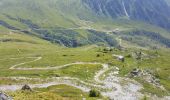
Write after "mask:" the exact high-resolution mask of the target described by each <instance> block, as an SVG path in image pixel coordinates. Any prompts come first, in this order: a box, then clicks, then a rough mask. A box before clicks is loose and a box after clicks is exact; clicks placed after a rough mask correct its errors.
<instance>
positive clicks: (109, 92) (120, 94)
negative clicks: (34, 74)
mask: <svg viewBox="0 0 170 100" xmlns="http://www.w3.org/2000/svg"><path fill="white" fill-rule="evenodd" d="M29 58H35V59H34V60H32V61H28V62H24V63H20V64H16V65H13V66H12V67H11V68H10V69H12V70H51V69H53V70H54V69H61V68H64V67H68V66H71V65H77V64H78V65H83V64H91V65H97V64H98V65H102V67H103V68H102V69H101V70H99V71H98V72H97V73H96V75H95V76H94V80H95V82H94V83H87V82H84V81H82V80H80V79H78V78H72V77H55V78H52V81H50V82H47V83H42V84H29V86H30V87H31V88H46V87H49V86H52V85H59V84H66V85H69V86H73V87H76V88H78V89H81V90H82V91H84V92H88V91H89V90H90V89H91V88H97V89H99V90H100V91H101V94H102V95H104V96H107V97H109V98H110V99H111V100H113V99H114V100H139V99H141V97H143V95H142V94H141V93H140V92H139V90H140V89H142V86H141V85H140V84H139V83H137V82H136V81H134V80H131V79H128V78H122V77H118V76H117V75H115V73H118V72H119V68H117V67H109V65H108V64H102V63H97V62H75V63H70V64H65V65H61V66H55V67H46V68H22V67H19V66H21V65H24V64H28V63H31V62H35V61H38V60H40V59H42V57H29ZM112 68H115V70H114V71H111V72H110V73H109V75H108V76H106V78H105V79H104V80H101V79H100V77H101V76H102V75H104V74H105V73H106V72H107V71H109V70H111V69H112ZM8 78H11V79H16V80H19V79H25V80H27V79H29V80H30V79H33V78H26V77H8ZM36 79H37V80H40V78H36ZM122 82H124V83H126V84H124V85H123V84H122ZM23 85H24V84H20V85H0V90H1V91H16V90H20V89H21V88H22V86H23ZM165 100H166V99H165Z"/></svg>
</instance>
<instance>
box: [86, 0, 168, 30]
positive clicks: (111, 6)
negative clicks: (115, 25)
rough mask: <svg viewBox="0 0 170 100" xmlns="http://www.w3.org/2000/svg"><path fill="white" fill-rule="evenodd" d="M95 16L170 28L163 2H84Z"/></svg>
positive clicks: (107, 0)
mask: <svg viewBox="0 0 170 100" xmlns="http://www.w3.org/2000/svg"><path fill="white" fill-rule="evenodd" d="M84 2H85V3H87V4H88V5H89V7H90V8H91V9H92V10H94V11H95V12H96V13H97V14H104V15H106V16H111V17H112V18H113V19H115V18H120V17H126V18H128V19H131V20H139V21H144V22H147V23H151V24H154V25H158V26H161V27H163V28H166V29H169V28H170V18H169V16H170V7H169V6H168V5H167V3H166V2H165V0H84Z"/></svg>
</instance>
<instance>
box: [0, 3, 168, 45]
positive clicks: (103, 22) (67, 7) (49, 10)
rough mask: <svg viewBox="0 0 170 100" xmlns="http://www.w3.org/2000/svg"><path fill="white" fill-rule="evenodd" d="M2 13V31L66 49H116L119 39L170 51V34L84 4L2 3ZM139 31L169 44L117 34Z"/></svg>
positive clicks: (0, 5) (0, 20)
mask: <svg viewBox="0 0 170 100" xmlns="http://www.w3.org/2000/svg"><path fill="white" fill-rule="evenodd" d="M91 3H93V2H91ZM0 9H1V11H0V25H1V28H2V27H6V28H8V29H12V30H15V31H21V32H24V33H26V34H34V35H35V36H38V37H40V38H42V39H45V40H49V41H51V42H52V43H59V44H60V45H64V46H67V47H77V46H84V45H89V44H98V45H108V46H117V45H119V41H117V38H118V37H120V38H121V39H124V40H123V42H125V43H127V42H128V43H129V44H128V45H134V43H135V44H136V45H138V46H142V45H141V44H144V45H143V46H146V47H155V43H156V44H157V45H156V47H158V48H159V47H169V41H170V40H169V39H170V34H169V32H168V31H166V30H165V29H163V28H160V27H158V26H154V25H151V24H148V23H144V22H141V21H133V20H128V19H127V18H120V19H112V17H108V16H105V15H104V14H102V15H98V14H96V13H95V12H94V11H93V10H92V9H91V8H89V6H88V5H87V4H86V3H84V1H82V0H64V1H61V0H49V1H45V0H36V1H35V0H17V1H14V0H1V1H0ZM146 26H147V27H146ZM136 30H138V31H139V32H141V31H142V32H147V33H148V32H151V33H155V34H159V36H158V35H157V36H158V38H159V40H162V39H164V40H165V41H166V42H162V41H157V40H156V39H153V38H152V37H154V36H150V37H148V36H147V35H146V34H147V33H144V35H141V36H140V39H141V41H138V38H134V40H131V39H125V38H124V37H125V36H127V37H130V36H129V35H128V34H123V36H122V35H121V34H120V35H119V34H114V33H115V32H116V33H130V32H134V31H136ZM117 31H118V32H117ZM106 33H110V34H106ZM146 41H147V42H150V44H147V42H146Z"/></svg>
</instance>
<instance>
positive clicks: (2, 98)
mask: <svg viewBox="0 0 170 100" xmlns="http://www.w3.org/2000/svg"><path fill="white" fill-rule="evenodd" d="M0 100H13V99H12V98H11V97H10V96H8V95H6V94H5V93H2V92H0Z"/></svg>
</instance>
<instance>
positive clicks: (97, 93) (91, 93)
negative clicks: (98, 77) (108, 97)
mask: <svg viewBox="0 0 170 100" xmlns="http://www.w3.org/2000/svg"><path fill="white" fill-rule="evenodd" d="M89 96H90V97H100V92H99V91H97V90H95V89H92V90H90V92H89Z"/></svg>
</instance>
